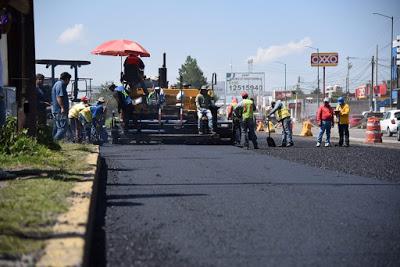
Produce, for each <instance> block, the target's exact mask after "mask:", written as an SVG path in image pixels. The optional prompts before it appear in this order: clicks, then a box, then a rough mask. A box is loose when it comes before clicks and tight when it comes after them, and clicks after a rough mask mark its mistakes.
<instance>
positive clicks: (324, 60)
mask: <svg viewBox="0 0 400 267" xmlns="http://www.w3.org/2000/svg"><path fill="white" fill-rule="evenodd" d="M318 56H319V57H318ZM318 59H319V64H318ZM338 63H339V55H338V53H336V52H331V53H312V54H311V66H312V67H318V66H320V67H328V66H330V67H334V66H337V64H338Z"/></svg>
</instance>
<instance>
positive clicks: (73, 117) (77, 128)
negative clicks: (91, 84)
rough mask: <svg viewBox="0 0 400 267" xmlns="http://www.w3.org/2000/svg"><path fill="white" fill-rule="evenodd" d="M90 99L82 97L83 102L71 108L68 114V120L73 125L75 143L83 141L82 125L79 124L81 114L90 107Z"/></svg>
mask: <svg viewBox="0 0 400 267" xmlns="http://www.w3.org/2000/svg"><path fill="white" fill-rule="evenodd" d="M88 101H89V99H88V98H87V97H86V96H83V97H81V101H80V102H79V103H77V104H75V105H73V106H72V107H71V109H70V110H69V112H68V119H69V122H70V125H71V131H72V132H73V134H74V135H75V136H73V139H74V141H75V142H78V143H80V142H81V141H82V125H81V123H80V122H79V112H81V111H82V110H83V109H84V108H85V107H88V106H89V104H88Z"/></svg>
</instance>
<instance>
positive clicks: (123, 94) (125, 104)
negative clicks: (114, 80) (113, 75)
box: [108, 84, 133, 131]
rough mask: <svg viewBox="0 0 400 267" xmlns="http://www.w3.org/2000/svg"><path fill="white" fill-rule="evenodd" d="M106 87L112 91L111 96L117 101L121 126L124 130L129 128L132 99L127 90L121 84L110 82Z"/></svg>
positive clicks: (131, 114)
mask: <svg viewBox="0 0 400 267" xmlns="http://www.w3.org/2000/svg"><path fill="white" fill-rule="evenodd" d="M108 89H109V90H110V91H111V92H113V97H114V98H115V100H116V101H117V105H118V113H119V114H120V118H121V120H122V127H123V129H124V130H125V131H126V130H128V128H129V120H131V119H133V118H132V116H133V101H132V98H131V97H130V95H129V92H128V90H126V89H125V87H123V86H116V85H115V84H111V85H110V86H109V87H108Z"/></svg>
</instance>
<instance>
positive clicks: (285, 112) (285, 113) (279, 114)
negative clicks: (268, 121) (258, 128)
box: [276, 106, 290, 121]
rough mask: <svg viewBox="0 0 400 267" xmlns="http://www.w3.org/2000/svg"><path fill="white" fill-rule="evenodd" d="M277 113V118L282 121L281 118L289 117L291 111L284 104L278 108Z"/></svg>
mask: <svg viewBox="0 0 400 267" xmlns="http://www.w3.org/2000/svg"><path fill="white" fill-rule="evenodd" d="M276 114H277V118H276V119H277V120H278V121H281V120H283V119H284V118H287V117H290V112H289V110H288V109H287V108H286V107H284V106H282V107H281V108H280V109H278V110H277V111H276Z"/></svg>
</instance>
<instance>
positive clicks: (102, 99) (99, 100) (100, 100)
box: [97, 96, 106, 103]
mask: <svg viewBox="0 0 400 267" xmlns="http://www.w3.org/2000/svg"><path fill="white" fill-rule="evenodd" d="M97 102H100V103H104V102H106V101H105V100H104V97H102V96H101V97H99V99H97Z"/></svg>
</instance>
